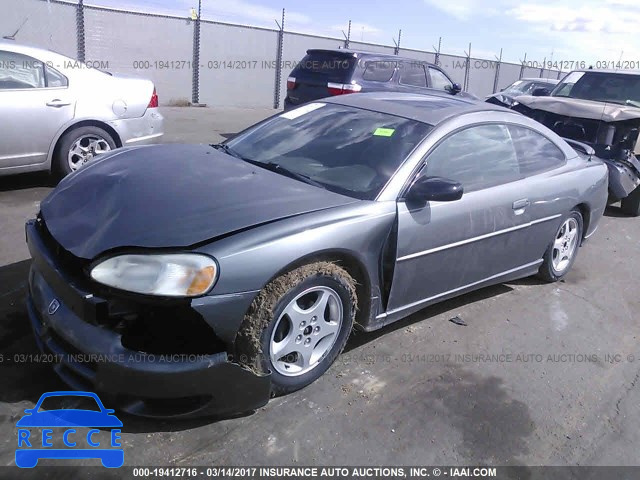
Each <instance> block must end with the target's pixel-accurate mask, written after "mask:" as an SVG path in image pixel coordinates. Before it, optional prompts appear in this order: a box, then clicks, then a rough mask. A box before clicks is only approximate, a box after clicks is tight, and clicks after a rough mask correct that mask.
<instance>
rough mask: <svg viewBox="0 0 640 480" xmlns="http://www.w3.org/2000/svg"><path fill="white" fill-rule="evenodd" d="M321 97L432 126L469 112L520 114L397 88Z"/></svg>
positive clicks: (445, 95) (457, 98)
mask: <svg viewBox="0 0 640 480" xmlns="http://www.w3.org/2000/svg"><path fill="white" fill-rule="evenodd" d="M321 101H322V102H327V103H334V104H338V105H346V106H350V107H356V108H362V109H365V110H371V111H374V112H380V113H386V114H389V115H395V116H398V117H404V118H408V119H410V120H416V121H419V122H422V123H427V124H429V125H432V126H436V125H438V124H439V123H442V122H444V121H445V120H448V119H449V118H452V117H457V116H460V115H464V114H467V113H472V112H489V111H499V112H503V113H511V114H513V115H520V114H519V113H517V112H514V111H513V110H509V109H507V108H504V107H500V106H498V105H493V104H491V103H487V102H483V101H480V100H472V99H466V98H461V97H456V96H453V95H450V94H443V95H437V94H429V95H422V94H412V93H399V92H370V93H356V94H351V95H339V96H335V97H330V98H327V99H323V100H321Z"/></svg>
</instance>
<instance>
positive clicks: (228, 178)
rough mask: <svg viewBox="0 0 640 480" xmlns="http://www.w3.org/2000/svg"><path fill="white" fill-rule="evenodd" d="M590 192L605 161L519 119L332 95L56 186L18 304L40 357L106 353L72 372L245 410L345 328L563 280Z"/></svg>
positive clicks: (106, 160) (222, 409) (602, 187)
mask: <svg viewBox="0 0 640 480" xmlns="http://www.w3.org/2000/svg"><path fill="white" fill-rule="evenodd" d="M575 147H576V148H580V145H577V144H576V145H575ZM176 158H180V160H181V161H180V167H179V168H177V167H176V165H175V159H176ZM96 197H99V198H108V199H109V201H108V202H96V201H94V199H95V198H96ZM606 201H607V168H606V166H605V165H604V164H603V163H602V162H601V161H599V160H597V159H592V158H590V157H589V155H587V154H585V153H578V152H576V150H574V149H573V148H572V147H571V146H569V144H567V143H566V142H565V141H564V140H562V139H561V138H560V137H559V136H558V135H556V134H555V133H553V132H552V131H551V130H549V129H547V128H546V127H544V126H543V125H541V124H539V123H537V122H535V121H534V120H531V119H529V118H527V117H525V116H523V115H520V114H518V113H515V112H513V111H510V110H506V109H504V108H501V107H497V106H493V105H491V104H488V103H485V102H473V101H467V100H464V99H460V98H457V97H452V96H450V95H446V96H445V95H443V96H425V95H407V94H398V93H396V94H383V93H363V94H353V95H345V96H340V97H333V98H331V99H325V100H322V101H318V102H315V103H311V104H307V105H304V106H302V107H299V108H297V109H294V110H290V111H288V112H286V113H283V114H278V115H276V116H274V117H272V118H271V119H268V120H266V121H264V122H261V123H260V124H258V125H256V126H254V127H251V128H249V129H248V130H246V131H245V132H243V133H241V134H239V135H238V136H236V137H235V138H233V139H232V140H230V141H228V142H226V143H224V144H221V145H212V146H209V145H158V146H148V147H139V148H128V149H121V150H119V151H118V152H114V153H111V154H107V155H105V156H104V157H103V158H102V159H101V160H97V161H95V162H93V163H92V164H90V165H88V166H87V167H86V168H83V169H82V170H81V171H79V172H78V173H77V174H74V175H72V176H70V177H68V178H66V179H65V180H63V181H62V183H61V184H60V185H59V186H58V188H57V189H56V190H54V191H53V192H52V193H51V194H50V195H49V197H48V198H46V199H45V200H44V201H43V202H42V204H41V211H40V213H39V215H38V218H37V219H34V220H32V221H30V222H29V223H28V224H27V238H28V244H29V249H30V252H31V255H32V256H33V258H34V263H33V267H32V271H31V275H30V279H29V283H30V288H29V291H30V297H29V300H28V308H29V312H30V316H31V322H32V325H33V328H34V332H35V335H36V339H37V341H38V343H39V345H41V348H42V349H43V350H45V351H47V352H49V351H58V352H59V351H67V350H66V349H69V350H68V351H80V352H85V353H90V354H106V353H109V354H117V355H122V356H121V357H118V358H122V359H123V360H122V361H119V360H117V359H116V360H114V361H111V360H107V361H105V362H106V363H102V364H100V365H95V364H90V365H85V364H77V363H73V362H71V361H70V362H66V363H65V365H64V366H63V367H60V369H59V370H57V371H58V373H59V374H60V375H61V377H62V378H63V379H64V380H65V381H67V382H69V383H70V384H71V385H78V386H79V385H84V387H83V388H85V389H87V388H90V389H97V390H99V391H104V392H108V393H111V394H117V395H121V396H122V397H124V398H127V399H128V401H129V403H128V404H123V405H122V406H121V408H123V409H125V410H126V411H130V412H131V413H135V414H140V415H172V414H175V415H181V414H202V413H216V414H227V413H230V412H234V411H235V412H237V411H244V410H249V409H251V408H256V407H258V406H260V405H263V404H264V403H266V402H267V400H268V399H269V397H270V396H271V395H281V394H285V393H288V392H292V391H294V390H297V389H299V388H302V387H304V386H306V385H308V384H310V383H311V382H313V381H314V380H315V379H316V378H318V377H319V376H320V375H322V373H323V372H325V371H326V370H327V369H328V368H329V366H330V365H331V363H332V362H333V361H334V360H335V359H336V358H337V356H338V355H339V353H340V351H341V350H342V349H343V347H344V346H345V343H346V341H347V338H348V337H349V334H350V333H351V330H352V329H353V328H360V329H363V330H366V331H370V330H375V329H377V328H381V327H384V326H385V325H388V324H390V323H392V322H395V321H396V320H399V319H400V318H403V317H406V316H407V315H410V314H411V313H413V312H416V311H418V310H420V309H422V308H424V307H426V306H427V305H430V304H432V303H435V302H439V301H442V300H445V299H447V298H451V297H453V296H456V295H461V294H464V293H466V292H470V291H472V290H475V289H478V288H482V287H485V286H488V285H492V284H495V283H499V282H505V281H510V280H514V279H517V278H521V277H526V276H529V275H534V274H538V275H539V276H540V277H542V278H543V279H544V280H546V281H550V282H553V281H557V280H559V279H561V278H563V277H564V276H565V275H566V274H567V272H569V270H570V269H571V266H572V264H573V263H574V261H575V259H576V256H577V253H578V247H579V246H580V245H581V244H582V242H583V241H584V240H585V239H586V238H588V237H589V236H590V235H591V234H593V232H594V231H595V230H596V227H597V226H598V222H599V221H600V219H601V217H602V214H603V212H604V209H605V206H606ZM77 205H82V209H81V210H77V208H76V207H77ZM70 209H71V210H74V209H75V213H74V215H69V214H68V212H69V211H70ZM425 348H428V346H426V347H425ZM158 354H166V355H169V357H170V358H173V355H178V358H180V359H181V360H180V361H173V360H169V361H163V360H162V359H161V358H159V357H158ZM181 354H189V355H191V354H193V356H189V355H187V356H184V357H183V356H180V355H181ZM196 354H202V355H201V356H198V355H196ZM130 358H133V359H134V360H128V359H130ZM76 380H78V381H76ZM158 399H161V400H162V405H163V407H167V408H166V409H164V410H162V411H161V412H159V411H158V409H157V408H156V407H157V405H158V401H157V400H158ZM185 400H188V401H186V402H185ZM168 407H172V408H168ZM174 409H175V410H174Z"/></svg>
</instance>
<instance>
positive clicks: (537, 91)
mask: <svg viewBox="0 0 640 480" xmlns="http://www.w3.org/2000/svg"><path fill="white" fill-rule="evenodd" d="M550 93H551V90H549V89H548V88H544V87H538V88H534V89H533V92H531V95H533V96H534V97H548V96H549V94H550Z"/></svg>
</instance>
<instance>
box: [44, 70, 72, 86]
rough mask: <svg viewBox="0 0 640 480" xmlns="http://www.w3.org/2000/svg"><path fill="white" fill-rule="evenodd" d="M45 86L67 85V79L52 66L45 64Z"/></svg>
mask: <svg viewBox="0 0 640 480" xmlns="http://www.w3.org/2000/svg"><path fill="white" fill-rule="evenodd" d="M45 73H46V80H47V87H49V88H60V87H68V86H69V81H68V80H67V77H65V76H64V75H62V74H61V73H60V72H59V71H57V70H56V69H54V68H51V67H49V66H47V67H46V68H45Z"/></svg>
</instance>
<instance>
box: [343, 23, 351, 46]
mask: <svg viewBox="0 0 640 480" xmlns="http://www.w3.org/2000/svg"><path fill="white" fill-rule="evenodd" d="M349 42H351V20H349V29H348V30H347V38H346V39H345V40H344V48H349Z"/></svg>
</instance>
